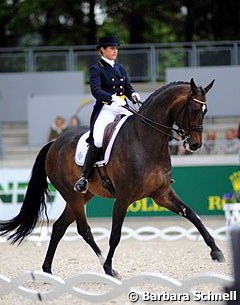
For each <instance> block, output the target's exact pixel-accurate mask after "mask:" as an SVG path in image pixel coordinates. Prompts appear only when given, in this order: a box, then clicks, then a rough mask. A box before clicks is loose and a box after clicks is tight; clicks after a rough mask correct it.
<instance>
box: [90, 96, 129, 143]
mask: <svg viewBox="0 0 240 305" xmlns="http://www.w3.org/2000/svg"><path fill="white" fill-rule="evenodd" d="M118 114H124V115H127V116H129V115H131V114H132V113H131V112H130V111H128V110H127V109H125V108H122V107H120V106H118V105H117V104H115V103H114V102H113V103H112V104H111V105H106V104H105V105H103V107H102V109H101V111H100V113H99V115H98V118H97V120H96V122H95V124H94V128H93V139H94V145H95V146H96V147H102V143H103V135H104V129H105V127H106V126H107V125H108V124H109V123H111V122H113V121H114V119H115V118H116V116H117V115H118Z"/></svg>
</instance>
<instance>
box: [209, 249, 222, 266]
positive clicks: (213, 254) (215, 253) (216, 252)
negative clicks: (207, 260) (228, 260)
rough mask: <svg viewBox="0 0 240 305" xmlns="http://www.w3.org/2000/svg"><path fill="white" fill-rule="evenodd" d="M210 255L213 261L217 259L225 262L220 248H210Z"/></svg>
mask: <svg viewBox="0 0 240 305" xmlns="http://www.w3.org/2000/svg"><path fill="white" fill-rule="evenodd" d="M211 257H212V260H214V261H218V262H221V263H223V262H225V257H224V255H223V253H222V251H221V250H212V251H211Z"/></svg>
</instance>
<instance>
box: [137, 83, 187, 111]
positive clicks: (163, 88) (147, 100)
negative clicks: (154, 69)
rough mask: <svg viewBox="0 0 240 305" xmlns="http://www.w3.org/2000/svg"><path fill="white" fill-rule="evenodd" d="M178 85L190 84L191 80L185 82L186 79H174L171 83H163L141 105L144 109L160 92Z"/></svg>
mask: <svg viewBox="0 0 240 305" xmlns="http://www.w3.org/2000/svg"><path fill="white" fill-rule="evenodd" d="M176 85H189V82H184V81H174V82H171V83H168V84H166V85H163V86H162V87H160V88H159V89H156V90H155V91H154V92H153V93H152V94H151V95H150V96H149V97H148V98H147V99H146V100H145V101H144V103H143V105H142V106H141V107H140V109H141V110H143V109H144V108H145V107H146V106H147V105H148V104H149V103H150V102H151V101H152V99H153V98H154V97H155V96H156V95H158V94H160V93H161V92H162V91H164V90H166V89H168V88H169V87H172V86H176Z"/></svg>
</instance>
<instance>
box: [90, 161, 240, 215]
mask: <svg viewBox="0 0 240 305" xmlns="http://www.w3.org/2000/svg"><path fill="white" fill-rule="evenodd" d="M172 178H173V179H174V180H175V183H174V184H173V188H174V190H175V191H176V192H177V194H178V196H179V197H180V198H181V199H182V200H183V201H184V203H185V204H186V205H187V206H189V207H190V208H192V209H193V210H194V211H195V212H197V213H198V214H199V215H220V214H223V211H222V206H223V204H224V203H225V201H226V197H227V196H226V195H229V194H233V193H239V192H240V171H239V166H237V165H231V166H184V167H174V168H173V174H172ZM113 203H114V200H113V199H104V198H99V197H94V198H93V199H92V200H91V201H90V202H89V203H88V204H87V206H86V211H87V216H88V217H111V216H112V210H113ZM127 215H128V216H130V217H132V216H133V217H136V216H148V217H152V216H169V215H174V214H173V213H172V212H170V211H168V210H166V209H164V208H162V207H159V206H157V205H156V204H155V203H154V201H153V200H152V199H150V198H144V199H142V200H138V201H136V202H134V203H133V204H132V205H131V206H130V207H129V209H128V213H127Z"/></svg>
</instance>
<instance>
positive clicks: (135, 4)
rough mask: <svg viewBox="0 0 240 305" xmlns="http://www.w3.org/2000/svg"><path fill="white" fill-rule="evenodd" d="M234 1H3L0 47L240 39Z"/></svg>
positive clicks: (239, 6)
mask: <svg viewBox="0 0 240 305" xmlns="http://www.w3.org/2000/svg"><path fill="white" fill-rule="evenodd" d="M239 28H240V1H235V0H228V1H223V0H205V1H192V0H168V1H166V0H165V1H164V0H136V1H131V0H122V1H119V0H118V1H116V0H88V1H87V0H86V1H81V0H67V1H66V0H34V1H33V0H0V46H1V47H11V46H32V45H33V46H34V45H83V44H84V45H88V44H95V43H96V41H97V37H99V36H102V35H112V34H116V35H118V36H119V38H120V40H121V42H122V43H158V42H174V41H197V40H237V39H240V31H239Z"/></svg>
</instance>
